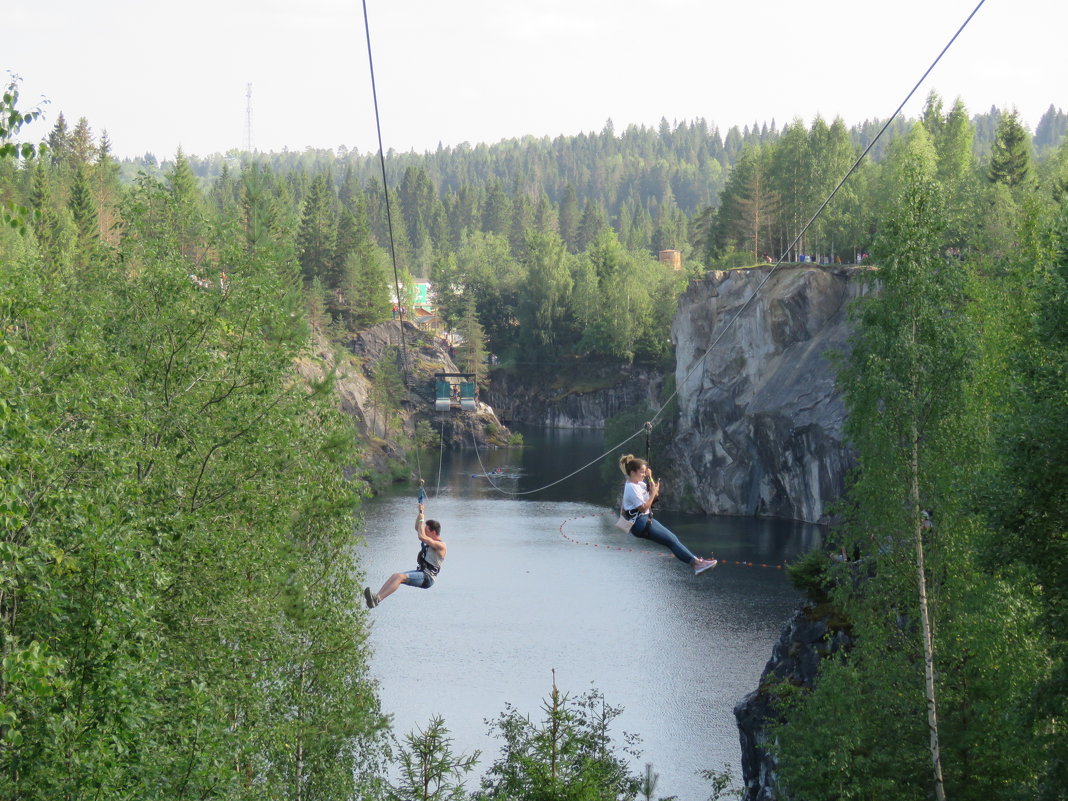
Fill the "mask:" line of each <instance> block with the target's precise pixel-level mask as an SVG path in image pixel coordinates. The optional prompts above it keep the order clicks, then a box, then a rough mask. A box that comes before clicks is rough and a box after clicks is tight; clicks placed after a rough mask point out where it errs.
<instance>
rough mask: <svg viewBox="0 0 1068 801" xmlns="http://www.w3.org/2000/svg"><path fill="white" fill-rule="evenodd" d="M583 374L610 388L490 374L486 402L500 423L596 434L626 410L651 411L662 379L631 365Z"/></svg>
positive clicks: (599, 368) (592, 367)
mask: <svg viewBox="0 0 1068 801" xmlns="http://www.w3.org/2000/svg"><path fill="white" fill-rule="evenodd" d="M589 370H590V372H591V373H594V372H597V373H602V372H604V373H611V376H610V378H611V380H612V382H613V385H612V386H608V387H605V388H603V389H596V390H591V391H585V392H583V391H575V390H573V389H571V388H569V387H567V386H555V385H554V384H553V383H550V380H548V379H547V378H546V377H545V376H531V375H521V374H511V375H508V374H504V373H494V375H493V382H492V384H491V385H490V388H489V391H488V392H487V393H486V399H487V401H488V402H489V403H490V405H491V406H493V407H494V408H496V409H497V411H498V413H499V414H500V415H501V416H502V417H503V418H504V419H505V420H508V421H510V422H516V423H525V424H528V425H536V426H544V427H546V428H594V429H601V428H604V422H605V420H607V419H608V418H609V417H612V416H613V415H616V414H619V413H620V412H622V411H624V410H626V409H630V408H632V407H634V406H638V405H645V406H650V407H653V406H656V400H657V397H658V396H659V394H660V388H661V386H662V385H663V382H664V376H663V374H662V373H660V372H657V371H655V370H653V369H651V368H643V367H634V366H631V365H618V366H616V365H590V367H589ZM556 383H561V382H560V381H559V380H558V381H556ZM562 383H567V382H566V381H564V382H562Z"/></svg>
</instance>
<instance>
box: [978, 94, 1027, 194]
mask: <svg viewBox="0 0 1068 801" xmlns="http://www.w3.org/2000/svg"><path fill="white" fill-rule="evenodd" d="M989 177H990V182H991V183H995V184H1005V185H1006V186H1008V187H1009V188H1016V187H1019V186H1023V185H1025V184H1027V183H1029V182H1030V181H1031V180H1032V178H1033V177H1034V168H1033V167H1032V165H1031V141H1030V137H1029V136H1028V134H1027V131H1026V130H1024V127H1023V125H1022V124H1021V123H1020V115H1019V114H1018V113H1017V112H1016V111H1015V110H1013V112H1012V113H1011V114H1002V115H1001V119H1000V120H999V122H998V129H997V134H996V135H995V137H994V150H993V152H992V153H991V156H990V176H989Z"/></svg>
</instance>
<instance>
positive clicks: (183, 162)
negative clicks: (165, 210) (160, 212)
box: [167, 148, 205, 269]
mask: <svg viewBox="0 0 1068 801" xmlns="http://www.w3.org/2000/svg"><path fill="white" fill-rule="evenodd" d="M167 183H168V186H169V188H170V192H171V196H172V197H173V198H174V203H173V205H172V206H171V207H170V208H171V209H172V210H173V213H174V215H175V223H176V225H177V228H178V231H179V234H178V247H179V250H180V251H181V253H182V255H183V256H184V257H185V258H186V259H188V260H189V261H191V262H192V263H193V266H194V267H195V268H196V269H199V268H200V266H201V264H202V262H203V260H204V256H205V248H204V241H203V234H204V230H205V224H204V207H203V199H202V197H201V194H200V188H199V187H198V186H197V178H196V175H194V174H193V168H192V167H191V166H190V165H189V160H188V159H187V158H186V156H185V153H183V152H182V149H181V148H178V152H177V153H176V154H175V157H174V167H173V168H172V169H171V171H170V172H169V173H168V174H167Z"/></svg>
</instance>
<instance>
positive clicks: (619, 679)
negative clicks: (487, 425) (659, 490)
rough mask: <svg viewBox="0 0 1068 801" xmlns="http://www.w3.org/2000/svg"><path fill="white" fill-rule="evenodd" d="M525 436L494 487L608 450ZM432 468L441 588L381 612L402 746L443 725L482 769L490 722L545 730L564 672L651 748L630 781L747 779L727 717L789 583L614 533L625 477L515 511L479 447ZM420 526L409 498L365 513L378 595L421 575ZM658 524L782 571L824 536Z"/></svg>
mask: <svg viewBox="0 0 1068 801" xmlns="http://www.w3.org/2000/svg"><path fill="white" fill-rule="evenodd" d="M524 436H525V437H526V443H527V447H525V448H522V449H507V450H495V451H489V452H488V453H487V452H482V453H481V459H482V464H484V465H485V467H486V469H489V470H493V469H494V468H496V467H501V468H503V470H504V472H505V473H506V474H507V475H508V476H518V477H516V478H503V479H499V483H500V485H501V486H502V488H504V489H508V490H509V491H513V492H522V491H525V490H529V489H535V488H538V487H541V486H543V485H545V484H546V483H548V482H551V481H555V480H556V479H559V478H561V477H563V476H565V475H567V474H568V473H570V472H571V471H572V470H574V469H576V468H577V467H579V466H581V465H584V464H586V463H587V462H589V461H590V460H591V459H593V458H594V457H596V456H597V455H598V454H599V453H601V452H602V451H603V450H604V445H603V440H602V437H601V435H600V433H599V432H544V433H539V432H537V431H524ZM654 467H655V465H654ZM421 469H422V474H423V476H424V478H425V479H426V483H427V489H428V493H429V494H430V496H431V497H430V499H429V501H428V503H427V512H428V515H429V516H430V517H433V518H435V519H438V520H440V521H441V524H442V538H443V539H444V540H445V542H446V543H447V544H448V546H449V551H448V557H447V559H446V561H445V565H444V567H443V568H442V573H441V576H440V577H439V580H438V582H437V583H436V584H435V585H434V587H433V588H431V589H430V590H419V589H413V588H411V587H401V588H400V589H399V590H397V592H396V593H395V594H394V595H392V596H391V597H390V598H388V599H387V600H386V601H384V602H383V603H382V605H381V606H379V607H378V608H377V609H375V610H374V611H373V612H372V613H371V618H372V621H373V624H372V630H371V640H372V645H373V648H374V657H373V661H372V670H373V672H374V675H375V677H376V678H377V679H378V681H379V684H380V697H381V700H382V704H383V707H384V709H385V711H386V712H387V713H389V714H391V715H392V717H393V724H394V732H395V733H396V734H397V736H398V737H400V736H403V735H404V734H405V733H407V732H410V731H413V730H414V729H415V728H416V727H417V726H418V727H425V725H426V723H427V721H428V720H429V719H430V717H431V716H432V715H435V714H438V715H441V716H442V717H443V718H444V719H445V722H446V725H447V726H448V727H449V730H450V732H451V733H452V735H453V737H454V749H455V750H456V751H462V752H465V753H470V752H472V751H474V750H476V749H477V750H480V751H481V752H482V758H481V760H480V764H479V767H480V770H484V769H486V768H488V767H489V765H490V764H491V763H492V762H493V761H494V760H495V759H496V756H497V753H498V748H499V743H498V741H496V740H494V739H493V738H492V737H491V736H490V735H489V732H488V728H489V727H488V725H487V724H486V720H487V719H495V718H497V717H498V716H499V715H500V713H501V712H503V711H504V709H505V704H506V703H510V704H512V705H513V706H515V707H516V708H517V709H518V710H519V711H521V712H523V713H526V714H529V715H530V717H531V718H532V719H535V720H541V719H542V717H543V713H542V710H541V704H542V701H543V699H545V698H546V697H547V696H548V695H549V692H550V689H551V685H552V670H553V669H554V668H555V670H556V680H557V685H558V686H559V687H560V689H561V690H562V691H564V692H568V693H570V694H572V695H573V696H577V695H579V694H581V693H582V692H584V691H586V690H587V689H589V688H591V687H596V688H598V689H599V690H600V691H601V692H602V693H603V694H604V695H605V697H606V699H607V701H608V703H609V704H612V705H613V706H621V707H623V708H624V711H623V714H621V715H620V716H619V717H618V718H617V719H616V721H615V724H614V731H615V733H616V737H617V742H621V741H622V740H621V734H622V732H628V733H634V734H638V735H639V736H640V737H641V740H642V742H641V750H642V757H641V758H640V759H638V760H635V762H634V765H635V770H636V772H640V771H641V770H642V769H643V767H642V766H643V764H644V763H645V762H651V763H652V764H653V766H654V770H656V771H657V772H658V773H659V774H660V783H659V785H658V786H657V790H656V795H657V796H659V797H664V796H669V795H677V796H678V797H679V799H680V801H703V799H706V798H707V797H708V796H709V788H708V786H707V783H706V782H704V781H703V780H701V779H700V778H699V777H698V776H697V775H696V773H697V771H699V770H701V769H705V768H713V769H716V770H722V769H723V768H724V766H730V768H731V769H732V771H733V772H734V775H735V776H736V777H739V778H740V775H741V768H740V756H739V746H738V731H737V727H736V725H735V722H734V715H733V711H732V710H733V707H734V705H735V703H737V702H738V700H740V699H741V698H742V697H743V696H744V695H745V694H746V693H748V692H750V691H751V690H753V689H754V688H755V687H756V684H757V681H758V679H759V677H760V672H761V670H762V669H763V667H764V664H765V662H766V661H767V659H768V657H769V656H770V655H771V648H772V645H773V644H774V643H775V641H776V640H777V639H778V637H779V634H780V632H781V630H782V626H783V623H784V622H785V621H786V620H787V618H788V617H789V615H790V613H791V611H792V610H793V608H794V607H795V606H796V604H797V602H798V600H799V597H798V594H797V593H796V592H795V591H794V590H793V589H792V588H791V587H790V585H789V583H788V582H787V579H786V577H785V575H784V573H783V572H782V571H781V570H776V569H770V568H760V567H745V566H735V565H730V564H722V565H721V566H720V567H718V568H716V569H715V570H713V571H711V572H709V573H706V574H704V575H702V576H700V577H695V576H693V575H692V573H691V572H690V570H689V568H688V567H686V566H684V565H683V564H682V563H681V562H678V561H677V560H675V559H674V558H671V557H670V555H667V556H665V554H667V553H668V552H667V550H666V549H660V548H657V547H656V546H654V545H651V544H650V543H648V542H647V541H645V540H638V539H636V538H634V537H631V536H630V535H629V534H624V533H623V532H621V531H619V530H618V529H616V528H615V527H614V526H613V525H612V520H613V519H614V515H611V514H606V513H607V512H609V511H610V508H609V507H610V506H611V504H612V503H613V502H614V499H615V498H616V497H617V496H618V493H619V491H620V489H621V487H622V482H623V477H622V474H621V473H619V471H618V468H611V469H609V470H604V469H599V468H598V467H597V466H594V467H591V468H589V469H587V470H585V471H583V472H582V473H580V474H579V475H578V476H575V477H574V478H571V479H568V480H567V481H565V482H562V483H561V484H559V485H557V486H555V487H552V488H550V489H548V490H545V491H542V492H538V493H536V494H533V495H529V496H521V497H519V498H513V497H508V496H506V495H502V494H500V493H498V492H496V491H494V490H493V489H492V487H490V485H489V483H488V481H487V480H486V479H485V478H484V477H472V474H481V473H482V472H483V468H482V467H481V466H480V463H479V461H478V459H477V457H476V454H475V453H474V451H471V450H468V451H466V452H452V453H450V452H446V453H445V454H444V458H443V459H442V462H441V470H440V479H439V471H438V453H437V452H430V453H427V452H424V453H423V454H422V456H421ZM613 471H614V473H613ZM415 514H416V499H415V489H414V488H413V487H411V486H404V487H398V488H397V489H396V490H395V491H394V492H392V493H387V494H385V495H383V496H380V497H378V498H376V499H374V500H373V501H371V502H370V503H368V504H367V507H366V510H365V516H364V520H363V524H362V526H361V530H362V533H363V534H364V536H365V538H366V547H365V548H363V549H361V551H360V555H361V559H362V563H363V566H364V569H365V572H366V574H367V577H368V583H370V584H371V585H372V586H373V587H374V588H375V589H377V588H378V587H379V586H380V585H381V583H382V581H383V580H384V579H385V578H386V577H387V576H388V575H389V574H390V573H392V572H394V571H397V570H411V569H413V568H414V566H415V553H416V551H417V550H418V541H417V540H416V538H415V532H414V530H413V523H414V519H415ZM658 519H660V520H661V521H662V522H664V523H665V524H666V525H667V526H668V527H669V528H671V529H672V530H673V531H675V533H676V534H678V535H679V536H680V538H681V539H682V540H683V542H685V543H686V544H687V546H688V547H689V548H690V549H691V550H693V551H694V552H695V553H697V554H699V555H709V554H711V555H714V556H716V557H717V558H720V559H723V560H739V561H753V562H757V563H761V562H763V563H769V564H781V563H783V562H784V561H786V560H789V559H792V558H793V557H794V556H796V555H797V554H799V553H802V552H804V551H805V550H808V549H809V548H812V547H814V546H816V545H817V544H818V543H819V536H820V534H819V530H818V528H817V527H815V526H808V525H803V524H796V523H786V522H771V521H756V520H747V519H736V518H705V517H692V516H689V517H688V516H681V515H671V514H668V513H663V514H658ZM561 526H562V527H563V532H564V534H566V537H565V536H563V535H562V534H561ZM573 541H577V543H578V544H576V543H575V542H573ZM620 546H622V547H623V548H625V549H626V550H617V548H619V547H620ZM631 549H633V550H631ZM469 784H470V786H471V787H472V788H474V787H475V786H476V785H477V782H476V781H471V782H469Z"/></svg>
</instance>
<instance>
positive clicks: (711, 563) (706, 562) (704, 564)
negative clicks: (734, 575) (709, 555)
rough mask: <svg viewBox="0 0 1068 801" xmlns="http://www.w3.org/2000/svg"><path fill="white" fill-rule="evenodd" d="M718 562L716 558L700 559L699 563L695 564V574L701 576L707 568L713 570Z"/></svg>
mask: <svg viewBox="0 0 1068 801" xmlns="http://www.w3.org/2000/svg"><path fill="white" fill-rule="evenodd" d="M718 564H719V562H718V561H717V560H716V559H698V560H697V564H696V565H694V566H693V574H694V575H695V576H699V575H701V574H702V573H704V572H705V571H706V570H711V569H712V568H714V567H715V566H716V565H718Z"/></svg>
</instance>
